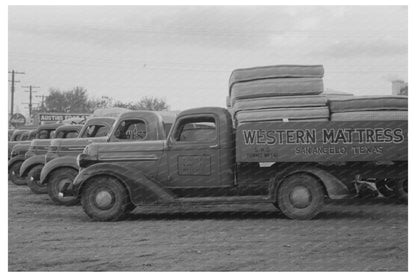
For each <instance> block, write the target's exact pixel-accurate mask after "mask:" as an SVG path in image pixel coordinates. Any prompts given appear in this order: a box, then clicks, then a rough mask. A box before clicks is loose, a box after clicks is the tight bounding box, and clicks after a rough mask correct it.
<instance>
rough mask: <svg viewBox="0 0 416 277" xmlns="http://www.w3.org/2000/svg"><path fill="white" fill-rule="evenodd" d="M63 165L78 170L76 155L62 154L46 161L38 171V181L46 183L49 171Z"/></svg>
mask: <svg viewBox="0 0 416 277" xmlns="http://www.w3.org/2000/svg"><path fill="white" fill-rule="evenodd" d="M63 167H70V168H73V169H75V170H77V171H78V165H77V157H74V156H63V157H58V158H55V159H53V160H51V161H49V162H47V163H46V164H45V166H44V167H43V168H42V172H41V173H40V183H41V184H45V183H47V182H48V180H49V177H50V175H51V173H52V172H53V171H55V170H57V169H59V168H63Z"/></svg>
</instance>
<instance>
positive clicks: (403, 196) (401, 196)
mask: <svg viewBox="0 0 416 277" xmlns="http://www.w3.org/2000/svg"><path fill="white" fill-rule="evenodd" d="M395 193H396V197H397V199H398V200H399V201H400V202H403V203H407V201H408V200H407V179H402V180H398V181H397V184H396V187H395Z"/></svg>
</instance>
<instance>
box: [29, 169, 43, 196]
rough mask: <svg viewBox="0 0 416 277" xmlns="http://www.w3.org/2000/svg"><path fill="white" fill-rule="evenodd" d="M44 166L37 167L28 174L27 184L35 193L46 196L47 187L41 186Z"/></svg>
mask: <svg viewBox="0 0 416 277" xmlns="http://www.w3.org/2000/svg"><path fill="white" fill-rule="evenodd" d="M42 168H43V165H40V164H39V165H35V166H34V167H32V168H31V169H30V170H29V172H28V173H27V177H26V183H27V186H28V187H29V188H30V190H31V191H32V192H33V193H36V194H44V193H46V192H47V191H46V186H45V185H41V184H40V172H41V171H42Z"/></svg>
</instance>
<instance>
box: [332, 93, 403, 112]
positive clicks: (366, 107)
mask: <svg viewBox="0 0 416 277" xmlns="http://www.w3.org/2000/svg"><path fill="white" fill-rule="evenodd" d="M329 108H330V110H331V112H332V113H339V112H353V111H382V110H399V111H407V109H408V100H407V97H406V96H393V95H392V96H356V97H352V98H351V97H350V98H346V99H331V100H330V101H329Z"/></svg>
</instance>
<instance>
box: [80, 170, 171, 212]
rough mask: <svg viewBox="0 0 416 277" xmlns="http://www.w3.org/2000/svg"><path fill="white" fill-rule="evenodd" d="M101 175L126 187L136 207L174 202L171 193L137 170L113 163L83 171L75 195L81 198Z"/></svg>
mask: <svg viewBox="0 0 416 277" xmlns="http://www.w3.org/2000/svg"><path fill="white" fill-rule="evenodd" d="M100 175H101V176H102V175H107V176H112V177H114V178H116V179H118V180H119V181H120V182H121V183H122V184H123V185H124V186H125V187H126V189H127V191H128V193H129V196H130V200H131V201H132V202H133V204H135V205H140V204H144V203H156V202H173V201H174V196H173V195H172V194H171V193H170V192H169V191H167V190H165V189H164V188H162V187H161V186H160V185H159V184H158V183H156V182H154V181H153V180H151V179H150V178H148V177H147V176H145V175H144V174H143V173H142V172H141V171H140V170H137V168H134V167H130V166H125V165H119V164H111V163H98V164H94V165H92V166H89V167H87V168H85V169H83V170H81V171H80V172H79V174H78V175H77V177H76V178H75V180H74V185H73V192H74V195H75V196H79V195H80V194H81V192H82V189H83V187H84V186H85V184H86V183H87V181H88V180H89V179H91V178H93V177H95V176H100Z"/></svg>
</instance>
